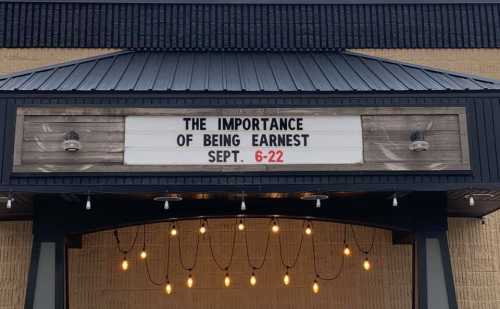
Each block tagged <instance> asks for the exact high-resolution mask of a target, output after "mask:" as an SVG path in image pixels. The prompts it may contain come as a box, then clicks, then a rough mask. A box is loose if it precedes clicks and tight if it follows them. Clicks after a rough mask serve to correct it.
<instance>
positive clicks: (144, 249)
mask: <svg viewBox="0 0 500 309" xmlns="http://www.w3.org/2000/svg"><path fill="white" fill-rule="evenodd" d="M140 256H141V259H143V260H145V259H146V258H147V257H148V253H147V252H146V248H144V247H142V251H141V254H140Z"/></svg>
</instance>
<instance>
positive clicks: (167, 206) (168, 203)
mask: <svg viewBox="0 0 500 309" xmlns="http://www.w3.org/2000/svg"><path fill="white" fill-rule="evenodd" d="M163 209H164V210H169V209H170V202H169V201H168V199H166V200H165V203H164V204H163Z"/></svg>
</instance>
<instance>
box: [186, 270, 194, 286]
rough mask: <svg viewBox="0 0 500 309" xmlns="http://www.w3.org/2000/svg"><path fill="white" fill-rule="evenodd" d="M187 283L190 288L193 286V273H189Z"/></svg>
mask: <svg viewBox="0 0 500 309" xmlns="http://www.w3.org/2000/svg"><path fill="white" fill-rule="evenodd" d="M186 285H187V287H188V288H192V287H193V285H194V280H193V276H191V273H189V275H188V278H187V281H186Z"/></svg>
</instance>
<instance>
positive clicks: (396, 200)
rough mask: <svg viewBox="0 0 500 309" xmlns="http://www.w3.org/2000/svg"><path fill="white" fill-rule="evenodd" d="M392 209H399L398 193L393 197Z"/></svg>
mask: <svg viewBox="0 0 500 309" xmlns="http://www.w3.org/2000/svg"><path fill="white" fill-rule="evenodd" d="M392 207H398V197H397V195H396V193H394V196H393V197H392Z"/></svg>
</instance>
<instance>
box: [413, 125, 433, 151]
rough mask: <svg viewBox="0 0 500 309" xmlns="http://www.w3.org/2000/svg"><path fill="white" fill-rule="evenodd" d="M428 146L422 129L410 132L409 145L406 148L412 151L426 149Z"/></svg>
mask: <svg viewBox="0 0 500 309" xmlns="http://www.w3.org/2000/svg"><path fill="white" fill-rule="evenodd" d="M429 147H430V144H429V142H427V141H426V140H425V133H424V130H422V129H418V130H414V131H413V132H411V134H410V145H409V146H408V148H409V149H410V151H413V152H422V151H426V150H428V149H429Z"/></svg>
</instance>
